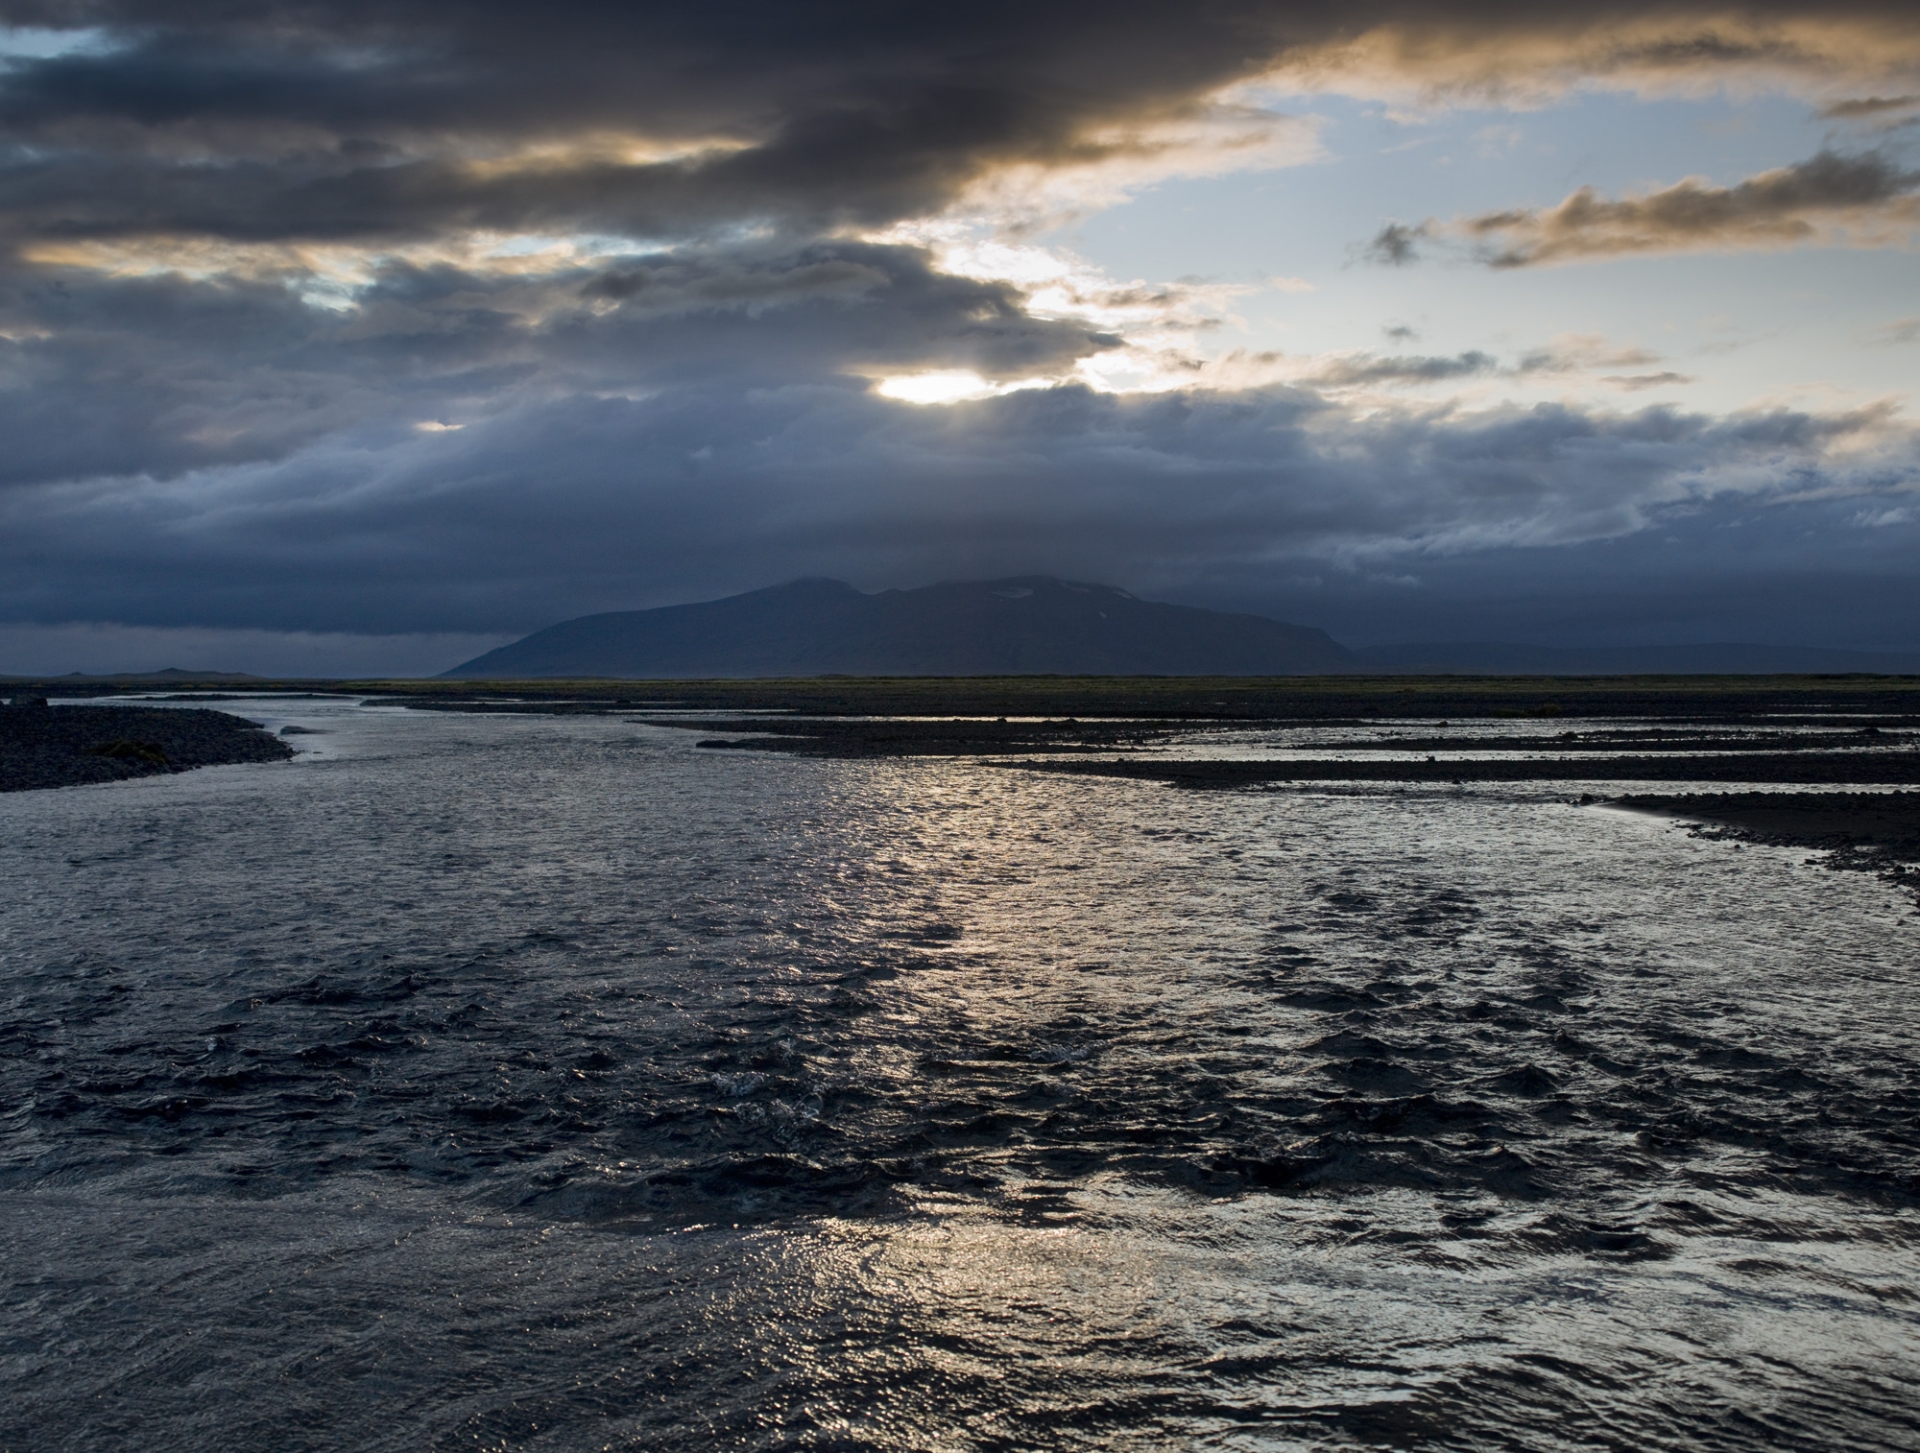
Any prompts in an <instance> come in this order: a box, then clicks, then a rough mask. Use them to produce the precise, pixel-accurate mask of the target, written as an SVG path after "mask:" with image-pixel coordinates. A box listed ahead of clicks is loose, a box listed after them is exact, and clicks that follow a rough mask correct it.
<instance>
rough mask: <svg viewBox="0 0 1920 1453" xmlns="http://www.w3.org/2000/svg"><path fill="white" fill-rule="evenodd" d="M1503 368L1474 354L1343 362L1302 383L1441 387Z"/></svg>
mask: <svg viewBox="0 0 1920 1453" xmlns="http://www.w3.org/2000/svg"><path fill="white" fill-rule="evenodd" d="M1499 366H1500V364H1499V360H1498V359H1496V358H1495V357H1494V356H1493V355H1492V354H1490V353H1481V352H1479V351H1478V350H1474V351H1471V352H1467V353H1461V354H1457V355H1455V356H1454V357H1451V358H1418V357H1414V358H1344V359H1340V360H1338V361H1337V362H1334V363H1331V364H1328V365H1327V366H1326V367H1324V368H1321V369H1319V370H1317V371H1316V372H1314V373H1313V374H1311V375H1309V376H1308V377H1307V378H1305V379H1303V380H1302V382H1304V383H1307V384H1310V385H1312V386H1314V387H1317V388H1352V387H1357V386H1362V385H1366V384H1394V383H1440V382H1444V381H1445V380H1447V379H1454V378H1473V377H1476V376H1478V375H1482V374H1490V373H1493V372H1494V371H1495V370H1496V369H1498V368H1499Z"/></svg>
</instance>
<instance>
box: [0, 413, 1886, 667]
mask: <svg viewBox="0 0 1920 1453" xmlns="http://www.w3.org/2000/svg"><path fill="white" fill-rule="evenodd" d="M1911 443H1912V441H1911V439H1910V438H1909V437H1908V435H1907V434H1906V433H1905V431H1904V430H1903V429H1902V427H1901V426H1899V425H1898V423H1897V421H1894V420H1892V419H1891V418H1889V417H1888V416H1886V415H1885V414H1883V413H1862V414H1854V415H1838V416H1819V415H1811V414H1805V413H1790V412H1773V413H1764V414H1755V415H1751V416H1738V417H1735V418H1731V419H1725V420H1715V419H1711V418H1707V417H1703V416H1698V415H1689V414H1684V413H1678V412H1674V411H1672V410H1668V409H1650V410H1644V411H1641V412H1638V413H1630V414H1614V413H1604V412H1592V411H1583V410H1579V409H1575V408H1572V407H1569V406H1566V405H1548V406H1540V407H1536V408H1528V409H1519V408H1498V409H1490V410H1485V411H1480V412H1475V413H1463V412H1459V411H1455V410H1448V409H1444V408H1440V409H1397V410H1378V409H1374V410H1370V411H1367V412H1364V413H1362V412H1355V411H1350V410H1346V409H1343V408H1340V407H1338V406H1336V405H1333V404H1331V403H1329V402H1328V401H1326V400H1325V399H1323V398H1320V397H1318V396H1316V395H1314V394H1312V393H1309V392H1305V391H1302V390H1298V389H1286V388H1269V389H1264V390H1258V391H1241V392H1235V393H1218V394H1214V393H1192V392H1189V393H1177V394H1166V395H1132V396H1115V395H1108V394H1099V393H1095V392H1093V391H1091V390H1088V389H1085V388H1082V387H1059V388H1053V389H1036V390H1029V391H1024V392H1018V393H1012V394H1006V395H1003V396H1000V397H995V398H988V399H984V400H980V401H978V402H974V403H967V404H960V405H954V406H949V407H945V408H935V409H923V408H918V407H915V406H913V405H911V404H906V403H899V402H895V401H892V400H889V399H885V398H882V397H880V396H878V395H877V394H876V393H874V392H873V391H872V390H871V389H869V388H868V387H866V386H865V385H864V384H862V383H860V382H858V381H855V380H840V381H837V382H835V381H831V380H827V379H821V378H816V379H813V380H811V381H809V380H806V379H804V378H794V379H791V380H790V381H789V382H787V383H786V384H784V385H779V386H757V387H751V388H746V387H742V386H740V385H739V384H738V383H736V382H734V381H733V380H731V379H718V380H711V381H693V382H689V383H686V384H683V385H677V386H676V385H670V384H662V386H660V387H657V388H656V389H654V390H653V391H651V392H649V393H647V394H646V395H645V396H644V397H620V396H603V397H588V396H585V395H573V396H569V397H566V398H558V399H546V400H538V399H534V400H528V401H526V402H523V403H521V404H519V405H518V406H516V407H511V408H506V409H503V410H502V411H501V412H499V413H497V414H495V415H493V416H492V417H490V418H487V419H484V420H479V421H476V422H474V423H471V424H469V425H468V427H466V428H465V429H462V430H460V431H458V432H449V433H436V434H419V433H415V432H411V431H409V432H408V433H407V435H406V437H405V438H404V439H401V440H399V441H397V442H394V443H391V444H388V445H386V446H384V447H383V448H382V449H381V450H380V451H379V452H378V453H377V454H369V453H368V452H366V451H356V450H354V449H353V448H351V447H348V446H347V445H346V444H344V443H339V442H330V443H327V444H323V445H321V446H317V447H314V448H311V449H307V450H303V451H301V452H299V453H297V454H295V455H293V456H291V457H289V458H286V459H284V460H281V461H277V462H267V463H259V464H248V465H230V466H222V467H217V468H211V469H206V470H201V471H196V472H191V473H186V474H182V475H180V476H178V477H176V478H175V479H173V480H171V481H168V482H165V483H156V482H154V481H152V480H146V479H138V478H115V479H101V480H95V481H91V482H87V483H84V484H75V483H63V484H47V485H40V486H33V487H27V488H16V489H14V490H12V491H10V492H9V493H8V494H6V495H5V496H4V497H0V527H3V528H0V582H3V584H0V619H4V618H12V619H16V620H32V619H60V618H66V619H72V618H92V619H115V620H122V621H146V622H150V623H154V624H167V625H188V624H198V625H205V626H225V625H238V624H247V625H253V626H261V627H269V628H276V629H325V630H329V631H344V632H361V631H394V630H403V629H404V630H408V631H415V632H434V631H465V632H471V633H485V632H502V633H505V632H511V631H515V630H520V629H526V628H532V627H535V626H538V625H542V624H545V623H547V622H549V621H552V620H555V619H560V618H563V617H565V616H570V615H574V614H579V613H582V612H584V611H588V610H593V609H615V608H621V607H631V606H637V605H647V604H655V603H663V602H665V601H670V600H675V599H687V598H696V597H699V596H702V595H711V594H718V593H723V592H724V591H725V590H727V589H732V588H747V587H751V586H755V585H759V584H764V583H766V582H767V581H769V580H777V579H782V578H790V577H793V576H797V575H804V574H830V575H839V576H843V577H845V578H850V579H853V580H855V581H856V582H857V583H860V584H863V585H869V586H880V585H887V584H903V583H912V582H914V581H921V580H927V579H936V578H941V577H943V576H947V577H951V576H962V577H964V576H969V575H972V576H978V575H990V574H998V573H1016V572H1020V571H1035V570H1037V571H1053V572H1060V573H1069V574H1078V575H1084V576H1087V577H1090V578H1099V579H1109V580H1118V581H1121V582H1123V583H1128V584H1130V585H1132V586H1134V587H1148V586H1153V585H1155V584H1156V583H1158V582H1164V581H1168V580H1175V579H1180V578H1193V577H1204V576H1206V575H1207V574H1209V573H1210V572H1216V571H1223V572H1231V571H1233V570H1235V569H1251V568H1255V567H1257V566H1259V565H1260V564H1261V563H1262V562H1267V563H1268V564H1271V563H1272V562H1274V561H1279V560H1320V561H1323V562H1326V561H1333V562H1340V561H1346V562H1355V561H1375V562H1390V561H1400V562H1403V563H1402V564H1401V565H1400V566H1399V567H1398V573H1405V570H1406V568H1407V567H1406V564H1405V563H1404V562H1408V561H1418V560H1421V559H1429V558H1439V557H1443V556H1447V555H1451V554H1454V553H1458V552H1461V551H1472V550H1485V549H1490V548H1513V547H1536V546H1546V545H1555V544H1568V543H1573V542H1578V541H1581V540H1592V539H1599V538H1606V537H1612V536H1624V535H1631V534H1635V533H1638V532H1643V531H1645V530H1647V529H1648V527H1649V526H1650V525H1652V524H1654V523H1656V522H1658V521H1659V520H1661V519H1663V518H1664V517H1666V516H1667V515H1668V514H1669V513H1670V512H1673V511H1676V510H1677V511H1681V512H1685V511H1686V510H1688V509H1692V508H1696V507H1698V506H1699V505H1700V504H1701V503H1702V502H1706V501H1712V500H1721V499H1741V500H1745V501H1746V502H1747V506H1748V507H1749V508H1751V509H1756V510H1765V509H1767V508H1771V507H1774V506H1775V505H1776V504H1777V503H1778V502H1782V501H1791V500H1794V499H1800V498H1805V497H1808V496H1811V495H1816V494H1822V493H1826V494H1834V495H1846V496H1848V497H1851V498H1856V499H1857V500H1859V501H1860V505H1859V507H1863V508H1864V507H1867V506H1868V505H1869V504H1872V503H1874V502H1875V501H1884V502H1885V504H1886V505H1887V506H1888V507H1891V506H1893V505H1897V504H1898V503H1900V501H1901V499H1902V498H1903V496H1902V494H1901V491H1903V490H1906V489H1910V488H1911V487H1912V485H1913V484H1914V482H1915V481H1914V478H1913V470H1912V468H1911V466H1910V464H1908V465H1903V464H1901V463H1900V462H1899V461H1900V460H1902V459H1910V457H1911V456H1910V452H1905V451H1910V450H1911Z"/></svg>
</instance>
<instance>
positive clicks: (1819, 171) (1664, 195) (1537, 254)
mask: <svg viewBox="0 0 1920 1453" xmlns="http://www.w3.org/2000/svg"><path fill="white" fill-rule="evenodd" d="M1916 193H1920V172H1910V171H1906V170H1903V169H1902V168H1900V167H1898V166H1896V165H1895V164H1894V163H1893V162H1891V161H1889V160H1888V159H1887V158H1885V157H1881V156H1874V155H1866V156H1842V155H1838V154H1836V153H1834V152H1826V151H1823V152H1821V153H1819V154H1818V155H1817V156H1814V157H1811V158H1809V159H1808V160H1806V161H1803V162H1796V163H1795V164H1793V165H1792V166H1785V167H1779V168H1777V169H1775V170H1773V171H1768V172H1762V173H1761V174H1760V175H1758V176H1756V177H1751V178H1749V179H1748V180H1746V181H1744V182H1741V183H1739V184H1738V185H1736V186H1732V187H1711V186H1707V185H1704V184H1703V183H1700V182H1695V181H1685V182H1680V183H1678V184H1677V185H1675V186H1671V187H1668V188H1666V189H1664V190H1662V191H1658V192H1653V193H1650V194H1648V195H1647V196H1644V197H1631V198H1626V199H1623V200H1619V201H1609V200H1607V199H1605V198H1603V197H1602V196H1601V195H1600V194H1599V193H1598V192H1597V191H1595V190H1594V189H1593V188H1592V187H1582V188H1581V189H1580V190H1579V191H1577V192H1575V193H1573V195H1572V196H1570V197H1568V198H1567V199H1566V200H1565V201H1563V202H1561V203H1560V204H1559V205H1558V206H1557V207H1553V208H1549V209H1547V210H1544V211H1536V210H1532V209H1519V210H1514V211H1506V212H1489V213H1485V214H1482V215H1481V216H1478V217H1470V218H1467V219H1466V220H1464V221H1463V222H1459V223H1456V224H1453V226H1452V228H1451V229H1450V230H1452V231H1453V232H1455V233H1457V234H1459V235H1461V236H1464V237H1466V238H1468V239H1470V240H1472V241H1474V242H1476V243H1478V244H1480V246H1481V249H1482V250H1481V260H1482V261H1484V262H1485V263H1486V264H1487V265H1488V266H1490V267H1496V268H1516V267H1532V266H1536V265H1539V264H1542V263H1552V262H1567V261H1575V260H1580V259H1586V258H1598V257H1619V256H1625V255H1629V254H1642V253H1655V252H1676V251H1684V250H1691V249H1697V248H1746V247H1783V246H1790V245H1793V244H1795V243H1799V242H1805V241H1808V240H1811V239H1813V238H1815V237H1816V236H1819V235H1822V234H1823V232H1827V233H1831V231H1832V229H1833V228H1835V227H1837V226H1840V225H1844V224H1853V225H1854V226H1856V227H1859V228H1864V229H1867V231H1866V233H1865V235H1864V236H1863V238H1862V240H1869V241H1870V240H1874V239H1875V238H1879V239H1881V240H1885V239H1887V238H1889V237H1892V236H1895V235H1899V232H1904V231H1907V230H1910V229H1911V228H1913V227H1914V226H1916V225H1920V196H1917V195H1916ZM1888 229H1899V232H1895V231H1890V230H1888Z"/></svg>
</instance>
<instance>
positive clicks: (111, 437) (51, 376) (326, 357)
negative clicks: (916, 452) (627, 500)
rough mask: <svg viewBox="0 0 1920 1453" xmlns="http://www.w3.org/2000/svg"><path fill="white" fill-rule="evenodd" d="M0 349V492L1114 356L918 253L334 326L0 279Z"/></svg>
mask: <svg viewBox="0 0 1920 1453" xmlns="http://www.w3.org/2000/svg"><path fill="white" fill-rule="evenodd" d="M0 334H4V335H6V336H0V434H3V435H4V437H6V439H7V441H8V447H7V449H6V450H5V451H4V453H3V454H0V485H12V486H16V487H17V486H19V485H22V484H27V483H33V482H44V481H57V480H62V479H85V478H89V477H93V476H100V475H144V476H148V477H151V478H157V479H164V478H169V477H172V476H175V475H178V474H181V473H183V472H186V471H189V470H193V469H203V468H208V467H211V466H216V465H222V464H238V463H242V462H248V461H264V460H273V459H280V458H286V457H288V456H289V455H291V454H293V453H295V452H297V451H299V450H301V449H303V448H306V447H309V446H311V445H313V444H314V443H315V442H316V441H319V440H321V439H323V438H332V439H334V440H336V447H337V448H338V447H346V446H347V445H349V444H350V445H351V446H352V447H354V448H357V449H361V450H366V451H374V452H377V451H378V450H380V449H382V448H385V447H388V446H389V445H391V444H393V443H394V442H395V441H396V440H399V439H403V438H405V437H407V435H408V433H409V431H410V430H411V429H412V427H413V426H414V425H415V424H417V423H419V422H422V421H427V420H432V421H440V422H462V421H466V420H470V419H479V418H484V417H486V416H488V415H489V414H491V413H495V412H499V411H501V410H504V409H510V408H513V407H518V406H521V405H523V404H526V403H528V402H530V401H536V400H542V399H548V400H550V399H553V398H556V397H564V396H566V395H568V394H570V393H574V392H580V393H585V394H589V395H591V394H597V393H605V392H635V391H645V390H648V389H652V388H658V387H662V386H685V385H687V384H688V383H690V382H692V381H694V380H699V379H721V380H727V381H730V383H731V384H732V386H734V387H746V386H749V385H778V384H780V383H783V382H786V381H791V380H793V379H796V378H798V379H805V380H817V379H822V378H834V377H837V376H840V375H843V374H847V373H853V374H859V373H863V372H910V371H914V370H917V369H926V368H932V367H942V368H952V367H966V368H972V369H974V370H977V371H978V372H980V373H981V374H983V375H985V376H988V377H996V378H997V377H1023V376H1028V375H1031V374H1035V373H1040V374H1047V373H1057V372H1060V371H1063V370H1065V369H1066V368H1068V367H1070V366H1071V364H1072V363H1073V362H1074V361H1075V360H1076V359H1078V358H1082V357H1085V356H1087V355H1088V354H1091V353H1094V352H1097V351H1099V350H1101V349H1104V348H1106V347H1109V346H1111V345H1112V343H1113V342H1114V340H1113V339H1111V338H1109V337H1108V336H1107V335H1105V334H1102V333H1099V332H1097V331H1095V330H1092V329H1089V328H1087V327H1086V326H1084V325H1081V324H1077V323H1073V322H1066V321H1059V320H1048V319H1040V318H1034V317H1032V316H1030V315H1029V314H1027V313H1026V312H1025V311H1024V310H1023V308H1022V307H1021V305H1020V300H1019V298H1018V296H1017V295H1016V294H1015V293H1013V292H1012V291H1011V290H1010V289H1009V288H1007V287H1005V286H1003V285H999V284H994V283H984V282H978V281H974V280H972V279H967V278H958V277H952V276H948V275H944V274H941V273H938V272H936V271H934V270H933V269H932V268H931V266H930V265H929V263H928V260H927V259H926V257H925V256H924V255H923V254H922V253H920V252H918V251H916V250H914V249H911V248H904V247H879V246H874V245H869V244H856V243H839V244H832V245H825V244H823V245H817V246H814V247H810V248H805V249H801V250H800V251H798V252H786V253H782V252H777V251H771V250H765V249H758V250H757V249H751V248H741V249H735V250H732V251H707V252H702V253H699V254H697V255H689V256H678V255H661V256H656V257H648V258H635V259H631V260H628V261H626V262H624V263H622V264H620V265H619V266H617V267H614V268H608V269H605V270H601V271H597V272H595V271H576V272H574V273H572V274H570V275H564V276H561V277H557V278H555V277H541V278H536V279H531V280H525V281H516V280H513V279H501V278H498V277H475V276H472V275H470V274H467V273H464V272H461V271H460V270H458V269H456V268H451V267H438V268H413V267H406V266H403V265H399V264H393V265H390V266H388V267H387V268H386V269H385V270H384V271H383V272H382V273H381V274H380V275H379V277H378V278H377V279H376V280H375V282H374V283H373V285H371V286H370V287H369V288H368V289H367V290H366V291H365V292H364V293H363V294H362V295H361V297H360V299H359V301H358V306H356V307H355V308H353V309H352V310H350V311H348V312H345V313H335V312H330V311H327V310H325V309H316V308H312V307H309V306H307V305H305V304H303V303H302V302H301V301H300V300H299V299H298V298H297V297H296V296H294V294H293V293H292V292H290V291H289V290H288V288H286V287H285V286H283V285H280V284H278V283H274V282H256V283H239V282H233V281H218V282H211V283H190V282H187V281H185V280H183V279H181V278H179V277H173V276H162V277H157V278H132V279H112V278H105V279H103V278H99V277H96V276H93V275H90V274H79V275H75V276H71V277H67V278H63V279H59V280H57V281H49V280H46V279H44V278H42V277H38V276H35V275H33V274H31V273H16V274H15V275H13V276H12V277H11V278H7V277H6V276H4V275H0ZM368 457H369V458H370V459H371V458H372V454H371V453H370V454H369V456H368Z"/></svg>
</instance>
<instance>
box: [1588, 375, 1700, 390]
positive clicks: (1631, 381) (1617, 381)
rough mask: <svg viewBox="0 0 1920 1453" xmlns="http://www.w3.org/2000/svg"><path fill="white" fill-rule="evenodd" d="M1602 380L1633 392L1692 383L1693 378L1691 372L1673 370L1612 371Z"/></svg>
mask: <svg viewBox="0 0 1920 1453" xmlns="http://www.w3.org/2000/svg"><path fill="white" fill-rule="evenodd" d="M1600 382H1602V383H1606V384H1612V385H1613V387H1615V388H1617V389H1625V390H1627V391H1628V392H1630V393H1631V392H1637V391H1639V390H1641V389H1649V388H1667V387H1669V386H1677V385H1679V384H1687V383H1692V382H1693V378H1692V376H1691V375H1689V374H1684V373H1672V372H1664V373H1626V374H1620V373H1610V374H1606V375H1604V376H1603V377H1602V378H1601V380H1600Z"/></svg>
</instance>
